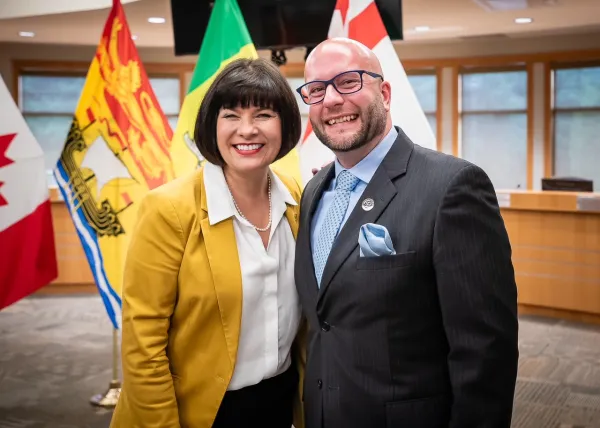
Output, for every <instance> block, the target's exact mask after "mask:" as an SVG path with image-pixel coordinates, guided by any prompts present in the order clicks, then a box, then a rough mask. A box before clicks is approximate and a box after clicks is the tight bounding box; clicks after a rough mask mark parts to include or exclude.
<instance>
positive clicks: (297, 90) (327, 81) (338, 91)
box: [296, 70, 383, 106]
mask: <svg viewBox="0 0 600 428" xmlns="http://www.w3.org/2000/svg"><path fill="white" fill-rule="evenodd" d="M346 73H358V74H359V75H360V87H359V88H358V89H357V90H355V91H352V92H340V90H339V89H338V88H337V86H335V83H334V80H335V79H337V78H338V77H340V76H341V75H342V74H346ZM363 74H368V75H369V76H371V77H373V78H375V79H378V78H379V79H381V80H383V76H382V75H381V74H377V73H373V72H372V71H367V70H347V71H343V72H341V73H339V74H336V75H335V76H333V77H332V78H331V79H329V80H312V81H310V82H306V83H305V84H304V85H302V86H300V87H299V88H297V89H296V92H298V94H299V95H300V98H302V101H303V102H304V104H306V105H309V106H310V105H314V104H319V103H321V102H323V100H324V99H325V95H323V98H322V99H320V100H319V101H315V102H314V103H309V102H308V101H307V100H305V99H304V96H303V95H302V88H304V87H305V86H307V85H311V84H313V83H324V84H325V92H327V87H328V86H329V85H331V86H333V89H335V90H336V92H337V93H338V94H340V95H348V94H355V93H357V92H358V91H360V90H361V89H362V88H363Z"/></svg>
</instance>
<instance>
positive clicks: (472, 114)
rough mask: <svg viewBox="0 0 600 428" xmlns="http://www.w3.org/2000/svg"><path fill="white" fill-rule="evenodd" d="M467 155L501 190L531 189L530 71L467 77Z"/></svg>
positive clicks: (464, 80) (464, 138) (464, 120)
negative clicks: (528, 75) (528, 110)
mask: <svg viewBox="0 0 600 428" xmlns="http://www.w3.org/2000/svg"><path fill="white" fill-rule="evenodd" d="M461 95H462V96H461V156H462V157H463V158H464V159H466V160H468V161H470V162H473V163H474V164H476V165H478V166H479V167H481V168H483V170H484V171H485V172H486V173H487V174H488V176H489V177H490V179H491V180H492V183H493V184H494V187H495V188H496V189H516V188H522V189H525V188H527V72H526V71H524V70H515V71H493V72H474V73H471V72H468V73H464V74H462V75H461Z"/></svg>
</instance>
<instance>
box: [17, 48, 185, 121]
mask: <svg viewBox="0 0 600 428" xmlns="http://www.w3.org/2000/svg"><path fill="white" fill-rule="evenodd" d="M12 65H13V67H12V68H13V70H12V71H13V96H14V98H15V101H16V103H17V106H18V108H19V110H21V111H22V107H23V97H22V89H23V85H22V76H26V75H30V76H31V75H35V76H58V77H86V76H87V73H88V70H89V67H90V62H84V61H45V60H17V61H13V64H12ZM144 69H145V70H146V74H147V75H148V78H157V77H158V78H160V77H168V78H177V79H178V80H179V103H180V105H179V107H180V108H181V106H182V105H183V101H184V99H185V96H186V94H187V83H188V80H189V79H188V78H187V76H188V75H190V74H191V73H193V71H194V64H191V63H144ZM74 113H75V112H74V111H73V112H72V113H69V114H67V113H51V112H32V113H27V112H23V115H24V116H25V115H27V116H29V117H51V116H52V117H63V116H64V117H69V118H71V117H73V114H74ZM165 116H166V118H167V120H168V119H170V118H172V117H173V116H175V115H173V114H170V115H165ZM178 116H179V113H178V114H177V117H178ZM173 131H174V130H173Z"/></svg>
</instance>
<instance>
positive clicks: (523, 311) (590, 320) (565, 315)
mask: <svg viewBox="0 0 600 428" xmlns="http://www.w3.org/2000/svg"><path fill="white" fill-rule="evenodd" d="M519 315H536V316H542V317H548V318H558V319H563V320H568V321H575V322H580V323H585V324H600V314H591V313H586V312H577V311H570V310H567V309H555V308H545V307H542V306H533V305H524V304H519Z"/></svg>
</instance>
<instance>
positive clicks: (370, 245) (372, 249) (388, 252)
mask: <svg viewBox="0 0 600 428" xmlns="http://www.w3.org/2000/svg"><path fill="white" fill-rule="evenodd" d="M358 245H359V246H360V256H361V257H377V256H392V255H394V254H396V250H394V245H393V244H392V238H391V237H390V233H389V232H388V230H387V229H386V228H385V227H384V226H381V225H379V224H374V223H367V224H363V225H362V226H361V227H360V231H359V233H358Z"/></svg>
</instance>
